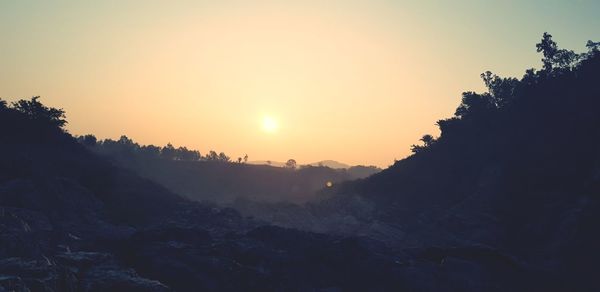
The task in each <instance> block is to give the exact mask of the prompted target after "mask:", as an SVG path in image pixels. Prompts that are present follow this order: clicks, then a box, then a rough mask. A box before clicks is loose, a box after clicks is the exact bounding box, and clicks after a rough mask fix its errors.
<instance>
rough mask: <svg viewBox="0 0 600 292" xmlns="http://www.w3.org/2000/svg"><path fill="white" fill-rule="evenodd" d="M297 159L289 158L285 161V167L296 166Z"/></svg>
mask: <svg viewBox="0 0 600 292" xmlns="http://www.w3.org/2000/svg"><path fill="white" fill-rule="evenodd" d="M296 164H297V163H296V160H295V159H289V160H288V161H287V162H286V163H285V167H287V168H292V169H294V168H296Z"/></svg>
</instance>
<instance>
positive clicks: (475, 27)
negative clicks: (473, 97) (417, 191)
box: [0, 0, 600, 167]
mask: <svg viewBox="0 0 600 292" xmlns="http://www.w3.org/2000/svg"><path fill="white" fill-rule="evenodd" d="M599 11H600V1H598V0H593V1H592V0H579V1H577V0H574V1H557V0H540V1H537V0H536V1H514V0H503V1H491V0H478V1H475V0H455V1H379V0H370V1H352V0H345V1H337V0H332V1H311V0H303V1H283V0H282V1H229V0H220V1H153V0H140V1H124V0H119V1H110V0H108V1H94V2H92V1H45V0H40V1H28V0H20V1H1V2H0V98H2V99H5V100H8V101H14V100H17V99H21V98H29V97H31V96H37V95H40V96H42V98H41V101H42V102H43V103H45V104H47V105H49V106H53V107H60V108H63V109H65V110H66V111H67V118H68V121H69V124H68V127H67V129H68V131H69V132H70V133H72V134H75V135H80V134H88V133H92V134H95V135H96V136H97V137H98V138H113V139H117V138H119V136H121V135H127V136H128V137H130V138H132V139H133V140H135V141H137V142H139V143H141V144H155V145H165V144H167V143H169V142H170V143H172V144H173V145H175V146H187V147H188V148H193V149H198V150H200V152H201V153H203V154H204V153H206V152H208V151H209V150H216V151H217V152H220V151H223V152H225V153H227V154H228V155H230V156H232V157H234V158H235V157H238V156H242V157H243V156H244V155H245V154H248V156H249V160H273V161H286V160H287V159H289V158H294V159H296V160H297V161H298V162H299V163H311V162H315V161H320V160H326V159H332V160H337V161H341V162H344V163H348V164H364V165H377V166H380V167H386V166H388V165H390V164H392V163H393V162H394V160H395V159H401V158H403V157H406V156H407V155H409V154H410V145H412V144H415V143H418V139H419V138H420V137H421V136H422V135H423V134H427V133H430V134H434V135H438V134H439V132H438V130H437V128H436V126H435V122H436V121H437V120H439V119H443V118H447V117H450V116H452V114H453V113H454V110H455V109H456V107H457V106H458V104H459V102H460V97H461V92H463V91H471V90H472V91H483V90H484V87H483V84H482V82H481V80H480V78H479V74H480V73H482V72H484V71H487V70H490V71H492V72H494V73H497V74H499V75H502V76H515V77H520V76H522V74H523V72H524V70H525V69H528V68H532V67H536V68H539V67H541V64H540V58H541V56H540V55H539V54H538V53H536V51H535V44H536V43H537V42H538V41H539V40H540V39H541V35H542V33H543V32H545V31H547V32H550V33H551V34H552V35H553V36H554V39H555V40H556V41H557V42H558V44H559V46H561V47H564V48H569V49H573V50H576V51H584V49H585V43H586V41H587V40H590V39H591V40H596V41H599V40H600V17H597V15H596V14H597V13H598V12H599Z"/></svg>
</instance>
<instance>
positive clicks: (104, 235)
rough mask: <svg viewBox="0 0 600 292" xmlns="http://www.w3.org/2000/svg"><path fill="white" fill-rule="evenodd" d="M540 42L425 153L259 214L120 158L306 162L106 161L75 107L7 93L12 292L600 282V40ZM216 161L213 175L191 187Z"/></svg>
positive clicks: (0, 126)
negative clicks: (73, 116) (565, 45)
mask: <svg viewBox="0 0 600 292" xmlns="http://www.w3.org/2000/svg"><path fill="white" fill-rule="evenodd" d="M537 48H538V51H539V52H541V53H542V54H543V56H544V57H543V59H542V61H543V64H544V67H543V69H542V70H533V69H532V70H528V71H527V72H526V74H525V75H524V76H523V78H521V79H516V78H501V77H498V76H496V75H494V74H492V73H489V72H486V73H484V74H482V77H483V80H484V82H485V84H486V85H487V87H488V89H489V90H488V92H486V93H474V92H466V93H464V94H463V99H462V102H461V104H460V105H459V107H458V108H457V111H456V114H455V116H454V117H452V118H449V119H446V120H441V121H439V122H438V125H439V126H440V130H441V135H440V137H438V138H434V137H432V136H431V135H425V136H423V138H422V139H421V141H422V142H423V144H421V145H413V147H412V149H413V151H414V152H415V153H414V155H412V156H410V157H408V158H406V159H403V160H401V161H398V162H397V163H395V164H394V165H393V166H391V167H390V168H388V169H386V170H384V171H382V172H380V173H377V174H374V175H371V176H369V177H367V178H364V179H359V180H356V181H351V182H344V183H339V184H338V183H336V184H333V185H332V187H330V188H325V189H323V190H321V191H320V195H321V196H322V197H323V198H324V199H323V200H321V201H319V202H314V203H307V204H306V205H305V206H300V205H296V204H289V203H265V202H260V203H258V202H255V201H254V202H250V203H247V204H246V205H244V204H242V207H244V208H248V209H250V210H249V211H246V213H252V214H256V216H255V217H256V218H257V219H260V220H255V219H251V218H244V217H243V216H242V215H240V213H238V212H237V211H235V210H233V209H229V208H219V207H217V206H216V205H211V204H201V203H198V202H194V201H192V200H189V199H185V198H183V197H181V196H179V195H177V194H175V193H173V192H172V191H170V190H168V189H166V188H164V187H162V186H161V185H159V184H157V183H155V182H153V181H151V180H149V179H144V178H142V177H140V176H139V175H138V174H136V173H135V172H133V171H131V170H125V169H123V168H122V167H121V166H119V165H126V166H127V165H129V166H128V167H129V168H130V169H136V171H143V168H148V169H149V170H148V171H149V173H154V172H157V173H159V171H163V170H162V169H160V168H163V167H164V168H166V170H167V171H173V172H174V173H175V175H177V176H183V178H181V180H180V181H177V179H179V178H170V179H173V181H172V182H169V181H168V180H167V179H165V177H167V176H164V177H162V178H161V179H165V182H164V183H165V184H168V183H173V184H176V183H178V182H181V183H186V184H189V185H188V186H185V188H189V189H194V190H198V191H204V190H205V189H203V185H205V186H206V187H211V188H214V190H216V191H219V190H221V189H226V190H227V191H228V192H231V191H234V190H236V188H235V187H231V186H228V184H233V183H234V182H235V181H233V180H230V181H227V180H222V181H219V180H220V179H222V177H223V176H225V175H229V174H231V173H235V174H237V175H240V176H241V175H242V174H243V173H244V172H245V171H248V169H252V172H253V173H261V175H264V177H263V178H262V179H265V180H266V179H267V178H275V179H281V180H284V179H285V177H286V175H288V174H286V173H285V172H286V171H287V172H292V171H293V172H298V173H299V172H300V171H302V169H299V170H292V169H281V168H273V167H268V166H250V165H244V164H242V163H239V164H231V163H228V162H227V161H229V160H230V159H229V157H227V155H225V154H224V153H219V154H217V153H216V152H214V151H213V152H211V153H209V154H208V155H206V156H200V155H199V153H197V152H196V151H193V150H188V149H185V148H182V147H180V148H174V147H173V146H172V145H170V146H169V145H167V146H165V147H164V148H161V149H157V148H156V147H148V146H144V147H146V148H144V150H143V153H144V155H150V156H156V155H160V156H161V157H162V158H161V159H159V160H157V161H158V162H152V163H156V165H151V164H148V165H137V166H136V163H140V162H139V161H137V160H136V159H129V158H127V157H133V156H131V155H130V154H126V155H123V156H121V157H120V158H118V159H114V158H113V160H108V159H107V158H105V157H102V156H99V155H97V154H95V153H93V152H91V151H89V150H88V149H87V148H86V147H84V146H83V145H82V144H81V143H77V141H76V139H75V138H73V137H72V136H71V135H70V134H68V133H67V132H65V130H64V129H63V128H64V126H65V124H66V120H65V115H64V111H62V110H60V109H54V108H48V107H46V106H44V105H42V104H41V103H40V102H39V101H38V99H37V98H33V99H32V100H21V101H19V102H17V103H15V104H12V105H7V104H6V103H5V102H4V101H2V100H0V141H1V142H0V287H1V289H0V290H2V289H3V290H8V291H80V290H82V291H169V290H176V291H198V290H200V291H597V290H599V288H600V285H599V284H598V283H597V281H596V278H595V276H596V266H597V263H598V262H600V253H598V252H597V251H596V248H597V246H599V245H600V236H599V235H598V234H597V227H598V226H599V224H600V197H598V194H599V193H600V131H599V130H598V126H599V125H600V86H598V81H599V80H600V51H599V49H600V43H593V42H589V43H588V48H589V51H588V52H587V53H584V54H575V53H574V52H572V51H568V50H564V49H560V48H558V46H557V45H556V43H554V42H553V41H552V39H551V36H550V35H547V34H544V38H543V39H542V42H541V43H540V44H538V47H537ZM125 138H126V137H125ZM82 139H83V140H81V139H80V142H83V143H84V144H86V145H88V146H89V145H91V144H93V143H92V142H94V143H95V142H97V141H95V140H94V139H93V138H92V137H90V136H86V137H82ZM122 140H123V141H122V142H123V143H113V142H115V141H113V142H109V145H111V146H110V147H117V148H119V147H122V146H123V145H126V144H127V145H129V144H128V143H130V142H131V141H130V140H129V141H127V139H122ZM90 143H91V144H90ZM111 143H112V144H111ZM150 146H151V145H150ZM122 149H128V148H127V147H125V148H122ZM140 149H141V148H140ZM157 151H158V152H157ZM128 159H129V160H128ZM242 160H244V159H243V158H240V159H238V161H240V162H241V161H242ZM123 161H127V162H123ZM141 161H142V162H143V163H147V162H148V161H151V160H147V159H143V160H141ZM152 167H155V168H156V169H151V168H152ZM256 167H257V168H256ZM255 168H256V169H260V171H256V169H255ZM206 169H210V171H211V172H216V173H217V175H215V174H212V176H210V174H205V175H206V176H207V177H211V180H215V181H217V182H211V181H204V182H203V183H202V184H197V185H194V184H193V181H194V180H195V179H198V178H197V176H196V175H197V174H198V173H201V172H202V171H205V170H206ZM273 169H275V170H273ZM307 169H308V170H309V171H317V172H319V171H323V172H326V173H331V171H333V170H332V169H330V168H324V167H323V168H322V167H314V168H312V167H308V168H307ZM219 173H220V174H221V175H218V174H219ZM244 175H246V174H244ZM295 179H297V177H296V178H295ZM157 180H158V178H157ZM211 183H213V185H211ZM321 183H322V182H321ZM281 185H282V186H283V185H288V186H289V185H290V182H289V181H283V182H282V183H281ZM292 185H293V183H292ZM170 188H173V189H174V188H175V186H170ZM237 188H238V190H239V189H242V187H240V186H237ZM182 191H185V190H182ZM282 191H284V190H282ZM236 203H239V202H236ZM268 217H271V218H268ZM262 219H264V220H268V221H269V222H275V223H276V224H278V225H282V226H287V227H300V228H302V229H306V230H313V231H315V230H316V231H322V232H324V233H314V232H310V231H302V230H298V229H292V228H283V227H276V226H270V225H268V224H266V223H263V222H262V221H261V220H262ZM325 232H326V233H329V234H325ZM347 235H352V236H347Z"/></svg>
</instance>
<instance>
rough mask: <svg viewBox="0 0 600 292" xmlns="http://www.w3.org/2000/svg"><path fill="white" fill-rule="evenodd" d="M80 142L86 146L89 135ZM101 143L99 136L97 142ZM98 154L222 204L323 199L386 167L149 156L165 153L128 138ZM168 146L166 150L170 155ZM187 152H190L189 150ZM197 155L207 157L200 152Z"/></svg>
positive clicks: (100, 147) (107, 143)
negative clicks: (322, 194) (327, 191)
mask: <svg viewBox="0 0 600 292" xmlns="http://www.w3.org/2000/svg"><path fill="white" fill-rule="evenodd" d="M83 137H84V138H80V139H79V140H80V141H81V142H82V143H83V144H86V143H85V137H93V136H91V135H87V136H83ZM94 139H95V138H94ZM86 145H87V146H88V147H89V148H90V149H91V150H93V151H94V152H96V153H98V154H101V155H103V156H106V157H108V158H109V159H111V160H112V161H113V162H115V163H116V164H118V165H119V166H121V167H124V168H127V169H130V170H133V171H135V172H136V173H138V174H140V175H141V176H142V177H145V178H149V179H152V180H153V181H156V182H158V183H160V184H162V185H163V186H165V187H167V188H168V189H170V190H172V191H173V192H176V193H178V194H180V195H183V196H185V197H187V198H190V199H194V200H197V201H204V200H206V201H211V202H217V203H220V204H224V203H232V202H234V201H235V200H236V199H244V200H253V201H260V202H294V203H302V202H307V201H313V200H317V199H319V198H318V194H317V191H319V190H321V189H323V188H326V187H327V184H328V183H331V184H338V183H340V182H343V181H348V180H353V179H358V178H364V177H367V176H369V175H371V174H373V173H377V172H378V171H380V169H378V168H376V167H366V166H353V167H350V168H348V169H333V168H329V167H326V166H300V167H297V168H296V167H293V168H292V167H274V166H270V165H254V164H251V163H242V162H241V161H240V162H231V161H227V160H210V159H190V160H186V159H178V158H177V156H174V157H173V158H175V159H173V158H165V157H164V155H159V154H158V153H159V152H158V151H156V152H155V153H156V154H155V155H149V154H148V152H149V151H147V150H146V149H160V147H156V146H153V145H148V146H146V145H143V146H140V145H138V144H137V143H135V142H134V141H132V140H131V139H129V138H127V137H126V136H122V137H121V139H119V140H117V141H114V140H108V139H107V140H104V141H98V142H94V143H87V144H86ZM166 148H167V146H165V147H163V148H162V149H163V150H162V152H163V153H164V152H165V150H164V149H166ZM185 149H187V148H185ZM196 156H197V157H201V156H200V155H199V154H198V155H196Z"/></svg>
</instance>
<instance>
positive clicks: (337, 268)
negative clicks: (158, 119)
mask: <svg viewBox="0 0 600 292" xmlns="http://www.w3.org/2000/svg"><path fill="white" fill-rule="evenodd" d="M65 124H66V120H65V119H64V112H63V111H62V110H58V109H53V108H47V107H45V106H44V105H43V104H41V103H40V102H39V101H38V98H33V99H32V100H31V101H29V100H22V101H19V103H18V104H15V105H11V106H7V105H6V103H5V102H4V101H2V100H0V141H2V142H1V143H0V290H7V291H169V290H172V289H174V290H177V291H198V290H201V291H242V290H254V291H282V290H285V291H289V290H294V289H298V290H305V291H312V290H315V289H322V288H328V287H334V288H335V289H338V290H339V289H343V290H353V289H359V290H368V289H369V288H375V289H378V290H382V289H386V288H392V287H396V288H397V289H400V288H401V287H402V285H404V284H402V283H401V281H400V280H398V279H399V277H397V275H396V274H397V272H396V271H394V270H392V269H388V268H386V267H388V266H390V265H393V261H394V260H395V258H394V257H393V256H392V255H391V254H390V253H389V251H386V249H385V247H380V246H378V245H373V244H375V243H373V242H371V241H369V240H366V239H358V238H342V237H337V236H328V235H321V234H315V233H309V232H302V231H297V230H290V229H283V228H278V227H270V226H262V227H258V226H260V225H262V224H259V223H257V222H254V221H251V220H245V219H243V218H242V217H241V216H240V215H239V213H237V212H236V211H234V210H232V209H221V208H217V207H215V206H212V205H206V204H199V203H194V202H192V201H189V200H186V199H184V198H182V197H180V196H178V195H175V194H173V193H172V192H170V191H168V190H166V189H165V188H163V187H161V186H160V185H158V184H156V183H154V182H152V181H150V180H147V179H143V178H140V177H139V176H138V175H136V174H134V173H132V172H130V171H127V170H123V169H121V168H119V167H117V166H114V165H113V164H112V163H111V162H110V161H108V160H106V159H105V158H102V157H100V156H98V155H96V154H94V153H91V152H90V151H88V150H87V149H86V148H85V147H84V146H83V145H81V144H80V143H77V141H76V140H75V139H74V138H73V137H72V136H71V135H69V134H68V133H66V132H65V131H64V130H63V129H62V126H64V125H65ZM180 153H185V152H180ZM257 227H258V228H257ZM374 250H377V252H374Z"/></svg>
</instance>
